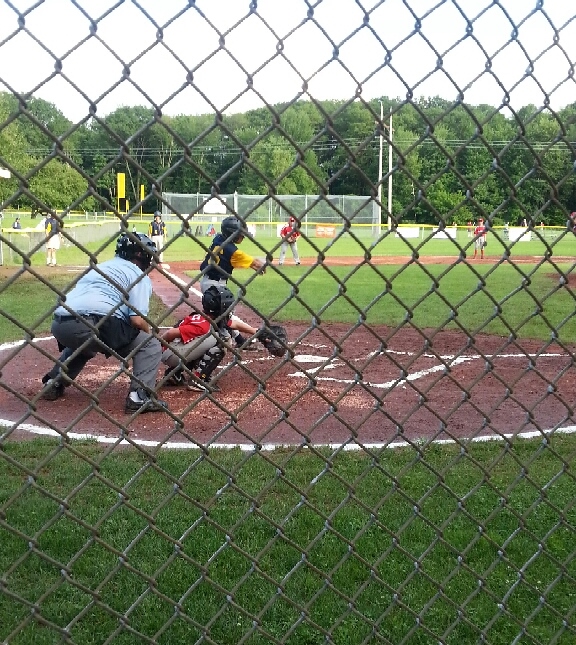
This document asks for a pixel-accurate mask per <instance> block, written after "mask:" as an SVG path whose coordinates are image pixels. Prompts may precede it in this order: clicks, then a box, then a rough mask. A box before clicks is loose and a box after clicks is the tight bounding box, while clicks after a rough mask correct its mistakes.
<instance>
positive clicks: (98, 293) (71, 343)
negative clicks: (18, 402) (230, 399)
mask: <svg viewBox="0 0 576 645" xmlns="http://www.w3.org/2000/svg"><path fill="white" fill-rule="evenodd" d="M155 253H156V247H155V245H154V243H153V242H152V240H151V239H150V238H148V237H147V236H146V235H144V234H142V233H135V234H134V233H131V234H128V233H123V234H122V235H121V236H120V237H119V238H118V240H117V242H116V257H114V258H113V259H112V260H108V261H107V262H103V263H102V264H99V265H98V268H97V269H90V271H88V273H86V275H84V276H83V277H82V278H80V280H79V281H78V283H77V284H76V286H75V287H74V288H73V289H72V290H71V291H70V293H68V294H67V295H66V298H65V302H64V303H62V304H60V306H58V307H57V308H56V310H55V312H54V320H53V322H52V333H53V334H54V336H55V338H56V340H57V341H58V346H59V347H60V349H61V350H62V349H63V351H62V354H61V355H60V357H59V359H58V361H57V363H56V365H55V366H54V367H53V368H52V369H51V370H50V372H48V373H47V374H46V375H45V376H44V377H43V378H42V382H43V383H44V385H45V387H44V389H43V390H42V394H41V397H42V398H43V399H46V400H48V401H55V400H56V399H59V398H60V397H61V396H64V390H65V388H66V387H67V386H69V385H71V383H72V381H73V380H74V379H75V378H76V377H77V376H78V374H80V372H81V371H82V369H83V368H84V366H85V365H86V363H87V362H88V361H89V360H90V359H91V358H93V357H94V356H96V354H98V353H100V354H104V355H105V356H106V357H110V356H111V355H112V352H114V353H115V354H117V355H119V356H121V357H122V358H127V357H130V358H131V359H132V363H133V365H132V379H131V382H130V390H129V392H128V397H127V398H126V407H125V411H126V413H129V414H131V413H134V412H161V411H163V410H166V409H167V405H166V403H164V402H163V401H160V400H158V399H157V398H156V396H155V386H156V373H157V372H158V367H159V365H160V359H161V357H162V347H161V345H160V341H159V340H158V339H157V338H154V336H152V335H151V334H150V327H149V325H148V323H147V322H146V320H145V318H144V316H146V315H147V314H148V311H149V306H150V297H151V295H152V282H151V280H150V278H149V276H148V275H147V274H146V273H145V272H146V271H147V270H148V269H149V267H150V264H151V261H152V257H153V256H154V254H155Z"/></svg>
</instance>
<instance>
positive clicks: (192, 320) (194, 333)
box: [178, 314, 211, 343]
mask: <svg viewBox="0 0 576 645" xmlns="http://www.w3.org/2000/svg"><path fill="white" fill-rule="evenodd" d="M210 327H211V325H210V321H209V320H207V319H206V318H204V316H201V315H200V314H191V315H190V316H186V318H184V320H183V321H182V322H181V323H180V324H179V325H178V329H179V330H180V337H181V338H182V342H183V343H189V342H190V341H191V340H194V339H195V338H199V337H200V336H204V334H208V333H210Z"/></svg>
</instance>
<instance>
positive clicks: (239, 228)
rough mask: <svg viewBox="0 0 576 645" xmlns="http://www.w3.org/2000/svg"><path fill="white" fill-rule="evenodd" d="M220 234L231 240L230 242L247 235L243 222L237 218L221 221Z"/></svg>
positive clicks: (226, 218)
mask: <svg viewBox="0 0 576 645" xmlns="http://www.w3.org/2000/svg"><path fill="white" fill-rule="evenodd" d="M220 232H221V233H222V235H224V237H226V238H231V239H230V241H231V242H235V241H236V240H237V239H238V238H239V237H245V236H246V234H247V233H248V231H247V230H246V225H245V224H244V222H243V221H242V220H239V219H238V218H237V217H225V218H224V219H223V220H222V225H221V227H220Z"/></svg>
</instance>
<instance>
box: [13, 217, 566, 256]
mask: <svg viewBox="0 0 576 645" xmlns="http://www.w3.org/2000/svg"><path fill="white" fill-rule="evenodd" d="M139 230H140V232H143V233H145V232H146V231H147V227H146V226H140V229H139ZM556 235H558V237H555V236H556ZM533 237H534V239H533V240H531V241H529V242H523V241H522V242H513V243H506V245H505V244H504V243H503V242H501V241H499V240H498V239H496V237H495V236H494V235H489V236H488V238H489V245H488V247H487V249H486V256H487V257H502V256H503V255H504V254H509V256H510V258H511V259H512V260H513V259H514V257H515V256H526V255H528V256H539V257H540V256H551V257H572V256H576V236H575V235H573V234H571V233H570V234H568V233H565V232H563V231H562V229H558V230H555V231H554V233H553V234H552V233H551V232H550V231H549V232H548V233H547V234H546V235H545V239H544V240H541V239H540V238H539V237H537V236H536V234H534V235H533ZM211 241H212V240H211V238H208V237H201V238H198V239H196V238H190V237H186V236H183V237H175V238H171V239H170V245H169V247H168V249H167V250H166V251H165V252H164V259H165V261H166V262H168V263H169V262H185V261H190V260H194V261H199V260H202V259H203V258H204V256H205V254H206V248H207V247H209V246H210V244H211ZM280 242H281V240H280V238H278V237H265V236H259V237H257V238H256V241H255V242H253V241H251V240H248V239H246V240H244V242H242V245H241V247H240V248H241V249H242V250H243V251H245V252H246V253H249V254H251V255H253V256H256V257H266V256H270V257H272V258H274V259H277V258H278V255H279V252H280V251H279V247H280ZM114 244H115V239H114V240H113V241H111V242H110V243H107V241H106V240H101V241H100V242H90V243H86V244H85V245H84V247H85V248H86V250H88V251H89V252H91V253H94V254H95V255H96V256H97V258H98V260H99V261H100V262H102V261H104V260H106V259H109V258H110V257H112V255H113V253H114ZM298 250H299V253H300V255H301V256H302V257H303V258H315V259H318V258H320V259H321V258H322V257H323V256H326V257H378V256H405V257H422V256H426V255H429V256H448V257H458V256H459V255H460V254H461V253H464V254H465V255H466V256H467V257H468V258H470V257H472V255H473V254H474V246H473V240H472V239H471V238H468V237H467V234H466V231H464V230H462V231H459V234H458V239H457V241H454V240H448V239H445V240H439V239H435V238H432V239H427V238H425V239H421V238H415V239H401V238H398V237H395V236H394V235H386V236H385V237H384V239H382V240H381V241H379V242H378V243H374V241H373V240H371V239H369V238H365V237H360V238H357V237H355V234H354V231H352V233H350V234H345V235H344V236H342V237H340V238H338V239H334V240H332V239H326V238H311V239H310V240H306V239H304V238H300V240H299V241H298ZM5 255H6V262H8V261H9V258H8V253H7V252H5ZM288 255H289V257H290V251H288ZM31 260H32V263H33V264H44V262H45V252H44V247H42V249H41V250H39V251H38V252H36V253H35V254H33V255H32V258H31ZM86 262H87V260H86V253H85V251H83V250H82V249H81V248H80V249H79V248H77V247H76V246H74V245H70V246H68V245H67V244H64V245H63V247H62V248H61V249H60V251H58V263H59V264H62V265H85V264H86Z"/></svg>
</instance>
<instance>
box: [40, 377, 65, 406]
mask: <svg viewBox="0 0 576 645" xmlns="http://www.w3.org/2000/svg"><path fill="white" fill-rule="evenodd" d="M44 378H46V377H44ZM44 378H43V379H42V382H43V383H45V386H44V389H43V390H42V394H41V395H40V398H42V399H44V400H45V401H56V399H59V398H60V397H62V396H64V385H63V383H62V382H61V381H60V380H58V379H57V378H55V379H47V380H46V381H44Z"/></svg>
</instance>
